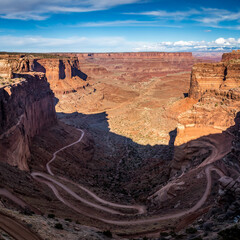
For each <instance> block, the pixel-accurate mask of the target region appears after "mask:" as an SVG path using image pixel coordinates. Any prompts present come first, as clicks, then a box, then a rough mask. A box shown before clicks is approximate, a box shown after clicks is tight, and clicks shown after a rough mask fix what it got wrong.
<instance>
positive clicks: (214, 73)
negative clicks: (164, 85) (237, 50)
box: [175, 54, 240, 145]
mask: <svg viewBox="0 0 240 240" xmlns="http://www.w3.org/2000/svg"><path fill="white" fill-rule="evenodd" d="M229 55H230V57H229V58H227V56H228V54H224V55H223V60H224V59H230V58H231V55H232V54H229ZM235 55H236V54H235ZM223 60H222V62H219V63H198V64H195V65H194V66H193V68H192V75H191V82H190V90H189V98H191V99H195V100H196V101H197V103H196V104H194V105H193V106H191V108H190V109H188V110H187V111H186V112H183V113H181V114H180V115H179V116H178V122H179V124H178V134H177V138H176V142H175V144H176V145H180V144H183V143H185V142H188V141H190V140H193V139H196V138H198V137H201V136H204V135H208V134H212V133H221V132H222V131H223V130H226V129H227V128H228V127H230V126H231V125H233V124H234V118H235V117H236V114H237V112H238V111H239V108H240V102H239V100H240V63H239V62H238V61H237V60H233V59H232V60H231V61H223ZM183 104H184V103H183Z"/></svg>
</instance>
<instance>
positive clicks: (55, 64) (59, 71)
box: [31, 57, 87, 94]
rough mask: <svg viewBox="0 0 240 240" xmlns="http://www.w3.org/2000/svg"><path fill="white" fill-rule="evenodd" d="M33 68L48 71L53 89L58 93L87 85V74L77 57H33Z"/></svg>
mask: <svg viewBox="0 0 240 240" xmlns="http://www.w3.org/2000/svg"><path fill="white" fill-rule="evenodd" d="M31 69H32V71H36V72H43V73H46V77H47V80H48V82H49V83H50V86H51V89H52V90H53V91H54V93H56V94H65V93H69V92H76V91H77V90H78V89H80V88H83V87H84V86H86V83H85V82H84V81H83V80H86V79H87V75H86V74H85V73H83V72H82V71H81V70H80V67H79V61H78V59H77V58H67V57H61V58H60V57H53V58H40V59H32V61H31Z"/></svg>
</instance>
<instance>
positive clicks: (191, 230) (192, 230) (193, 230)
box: [186, 227, 197, 234]
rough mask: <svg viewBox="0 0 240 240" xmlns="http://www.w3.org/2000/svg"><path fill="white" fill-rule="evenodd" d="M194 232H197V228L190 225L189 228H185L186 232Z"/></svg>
mask: <svg viewBox="0 0 240 240" xmlns="http://www.w3.org/2000/svg"><path fill="white" fill-rule="evenodd" d="M196 232H197V229H196V228H193V227H190V228H187V229H186V233H188V234H193V233H196Z"/></svg>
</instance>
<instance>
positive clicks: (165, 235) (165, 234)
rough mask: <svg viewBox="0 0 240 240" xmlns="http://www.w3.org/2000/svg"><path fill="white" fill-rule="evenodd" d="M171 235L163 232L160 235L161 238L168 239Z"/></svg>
mask: <svg viewBox="0 0 240 240" xmlns="http://www.w3.org/2000/svg"><path fill="white" fill-rule="evenodd" d="M168 235H169V233H167V232H161V233H160V236H161V237H167V236H168Z"/></svg>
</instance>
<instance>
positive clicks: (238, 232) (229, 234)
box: [218, 225, 240, 240]
mask: <svg viewBox="0 0 240 240" xmlns="http://www.w3.org/2000/svg"><path fill="white" fill-rule="evenodd" d="M218 235H219V236H221V239H222V240H238V239H239V236H240V229H239V228H238V226H236V225H235V226H233V227H231V228H228V229H225V230H222V231H220V232H219V233H218Z"/></svg>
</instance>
